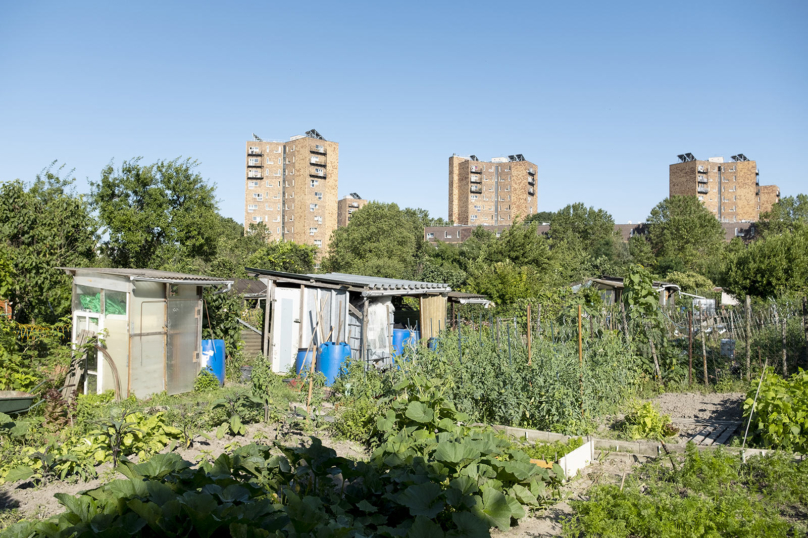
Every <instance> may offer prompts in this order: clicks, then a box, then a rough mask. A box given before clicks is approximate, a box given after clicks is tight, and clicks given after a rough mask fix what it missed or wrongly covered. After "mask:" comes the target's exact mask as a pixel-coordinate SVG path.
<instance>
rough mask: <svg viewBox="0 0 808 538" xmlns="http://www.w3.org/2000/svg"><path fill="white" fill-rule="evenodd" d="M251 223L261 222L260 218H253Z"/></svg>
mask: <svg viewBox="0 0 808 538" xmlns="http://www.w3.org/2000/svg"><path fill="white" fill-rule="evenodd" d="M252 220H253V222H261V217H253V218H252Z"/></svg>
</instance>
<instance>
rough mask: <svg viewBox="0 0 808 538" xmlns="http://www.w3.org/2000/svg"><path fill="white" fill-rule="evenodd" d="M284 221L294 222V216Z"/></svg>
mask: <svg viewBox="0 0 808 538" xmlns="http://www.w3.org/2000/svg"><path fill="white" fill-rule="evenodd" d="M286 220H287V221H288V222H294V221H295V216H294V215H289V216H288V217H286Z"/></svg>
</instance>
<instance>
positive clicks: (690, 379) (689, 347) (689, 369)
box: [687, 308, 693, 385]
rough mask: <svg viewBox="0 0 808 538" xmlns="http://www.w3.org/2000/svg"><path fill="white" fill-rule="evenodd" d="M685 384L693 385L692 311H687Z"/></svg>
mask: <svg viewBox="0 0 808 538" xmlns="http://www.w3.org/2000/svg"><path fill="white" fill-rule="evenodd" d="M687 357H688V365H687V384H688V385H693V309H692V308H691V309H690V310H688V311H687Z"/></svg>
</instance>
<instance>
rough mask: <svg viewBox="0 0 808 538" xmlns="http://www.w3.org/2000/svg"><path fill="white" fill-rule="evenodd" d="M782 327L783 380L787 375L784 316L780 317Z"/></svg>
mask: <svg viewBox="0 0 808 538" xmlns="http://www.w3.org/2000/svg"><path fill="white" fill-rule="evenodd" d="M782 325H783V378H785V377H786V376H787V375H788V364H786V316H783V317H782Z"/></svg>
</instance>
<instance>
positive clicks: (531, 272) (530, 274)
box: [467, 260, 544, 305]
mask: <svg viewBox="0 0 808 538" xmlns="http://www.w3.org/2000/svg"><path fill="white" fill-rule="evenodd" d="M543 281H544V279H543V278H542V275H541V274H540V273H539V271H538V270H536V269H535V268H534V267H531V266H518V265H516V264H515V263H513V262H512V261H510V260H505V261H501V262H496V263H487V262H483V261H480V262H478V263H476V264H475V265H474V267H473V268H472V269H471V273H470V274H469V280H468V286H467V288H468V291H471V292H473V293H481V294H483V295H485V296H486V297H488V298H489V299H491V300H492V301H494V302H495V303H496V304H497V305H509V304H512V303H514V302H516V301H517V300H519V299H529V298H531V297H537V296H538V295H539V294H540V293H541V292H542V290H543V289H544V284H543Z"/></svg>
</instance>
